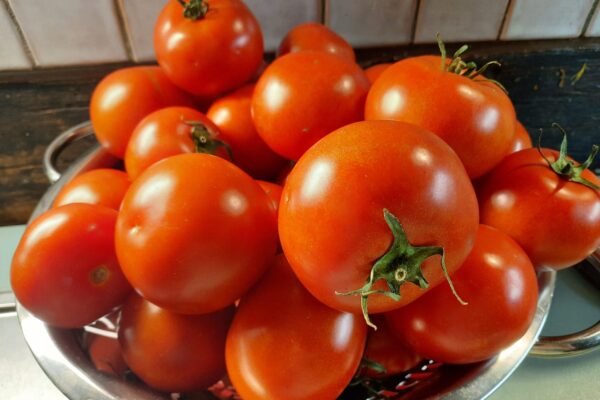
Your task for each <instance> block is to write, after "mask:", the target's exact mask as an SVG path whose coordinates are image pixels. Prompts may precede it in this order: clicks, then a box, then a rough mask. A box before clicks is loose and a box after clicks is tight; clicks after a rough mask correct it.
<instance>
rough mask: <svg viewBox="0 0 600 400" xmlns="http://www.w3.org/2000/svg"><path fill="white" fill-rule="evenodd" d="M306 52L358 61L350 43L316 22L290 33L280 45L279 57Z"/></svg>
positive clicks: (297, 27)
mask: <svg viewBox="0 0 600 400" xmlns="http://www.w3.org/2000/svg"><path fill="white" fill-rule="evenodd" d="M306 50H312V51H323V52H327V53H331V54H334V55H336V56H338V57H342V58H344V59H346V60H348V61H350V62H354V61H355V60H356V56H355V55H354V49H353V48H352V46H351V45H350V43H348V42H347V41H346V40H345V39H344V38H343V37H341V36H340V35H338V34H337V33H335V32H334V31H332V30H331V29H329V28H328V27H326V26H325V25H323V24H318V23H316V22H306V23H303V24H300V25H297V26H295V27H294V28H293V29H292V30H291V31H289V32H288V33H287V34H286V35H285V37H284V38H283V40H282V41H281V43H280V44H279V48H278V49H277V55H278V56H283V55H285V54H288V53H296V52H298V51H306Z"/></svg>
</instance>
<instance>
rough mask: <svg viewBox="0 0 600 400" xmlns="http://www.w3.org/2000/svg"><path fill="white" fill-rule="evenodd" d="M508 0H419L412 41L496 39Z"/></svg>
mask: <svg viewBox="0 0 600 400" xmlns="http://www.w3.org/2000/svg"><path fill="white" fill-rule="evenodd" d="M507 6H508V0H453V1H448V0H421V4H420V6H419V15H418V17H417V27H416V29H415V43H431V42H435V41H436V39H435V36H436V34H437V33H438V32H439V33H440V35H441V37H442V39H443V40H444V41H445V42H472V41H477V40H496V39H497V38H498V34H499V33H500V28H501V26H502V19H503V18H504V14H505V13H506V7H507Z"/></svg>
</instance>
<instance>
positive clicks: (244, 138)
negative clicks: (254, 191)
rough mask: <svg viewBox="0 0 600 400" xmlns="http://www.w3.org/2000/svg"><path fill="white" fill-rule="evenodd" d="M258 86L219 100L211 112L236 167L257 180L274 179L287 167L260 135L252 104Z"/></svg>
mask: <svg viewBox="0 0 600 400" xmlns="http://www.w3.org/2000/svg"><path fill="white" fill-rule="evenodd" d="M253 91H254V85H247V86H244V87H242V88H240V89H238V90H236V91H235V92H233V93H231V94H229V95H227V96H225V97H221V98H220V99H219V100H217V101H215V102H214V103H213V104H212V106H211V107H210V108H209V110H208V112H207V114H206V115H207V117H208V118H210V119H211V120H212V121H213V122H214V123H215V124H216V125H217V126H218V127H219V129H220V130H221V137H222V138H223V140H224V141H225V142H227V143H228V144H229V146H230V147H231V153H232V160H233V163H234V164H235V165H237V166H238V167H240V168H241V169H243V170H244V171H246V172H247V173H248V174H250V175H252V177H254V178H255V179H271V178H273V177H274V176H275V175H276V174H277V172H279V170H281V168H283V166H284V165H285V163H286V162H287V160H285V159H283V158H281V157H280V156H279V155H277V154H276V153H275V152H273V150H271V149H270V148H269V146H267V144H266V143H265V142H264V141H263V140H262V139H261V137H260V136H258V133H257V132H256V128H254V122H252V116H251V115H250V103H251V100H252V92H253Z"/></svg>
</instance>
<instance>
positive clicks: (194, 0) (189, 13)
mask: <svg viewBox="0 0 600 400" xmlns="http://www.w3.org/2000/svg"><path fill="white" fill-rule="evenodd" d="M177 1H178V2H179V4H181V6H182V7H183V16H184V17H185V18H187V19H191V20H192V21H196V20H198V19H201V18H204V16H205V15H206V13H207V12H208V2H206V0H188V1H187V2H186V1H185V0H177Z"/></svg>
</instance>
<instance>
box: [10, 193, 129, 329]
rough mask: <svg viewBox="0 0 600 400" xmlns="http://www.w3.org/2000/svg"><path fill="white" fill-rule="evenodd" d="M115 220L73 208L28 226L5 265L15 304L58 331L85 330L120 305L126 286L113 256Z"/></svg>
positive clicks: (104, 211)
mask: <svg viewBox="0 0 600 400" xmlns="http://www.w3.org/2000/svg"><path fill="white" fill-rule="evenodd" d="M116 219H117V211H115V210H113V209H110V208H108V207H104V206H100V205H95V204H83V203H76V204H67V205H64V206H62V207H58V208H53V209H51V210H50V211H47V212H45V213H44V214H42V215H40V216H39V217H37V218H36V219H35V220H34V221H33V222H31V223H30V224H29V226H28V227H27V229H25V233H24V234H23V237H22V238H21V241H20V242H19V245H18V246H17V249H16V251H15V254H14V257H13V260H12V266H11V285H12V289H13V291H14V292H15V296H16V298H17V299H18V300H19V302H20V303H21V304H22V305H23V306H24V307H25V308H26V309H27V310H28V311H29V312H31V313H32V314H33V315H35V316H36V317H37V318H39V319H41V320H43V321H44V322H46V323H48V324H50V325H54V326H58V327H62V328H76V327H81V326H84V325H87V324H89V323H91V322H93V321H95V320H96V319H98V318H100V317H101V316H103V315H104V314H107V313H108V312H109V311H111V309H113V308H114V307H116V306H118V305H119V304H121V303H122V302H123V301H124V300H125V298H126V297H127V295H128V294H129V292H130V291H131V287H130V286H129V284H128V283H127V280H126V279H125V277H124V276H123V274H122V272H121V269H120V267H119V263H118V261H117V256H116V255H115V248H114V230H115V221H116Z"/></svg>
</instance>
